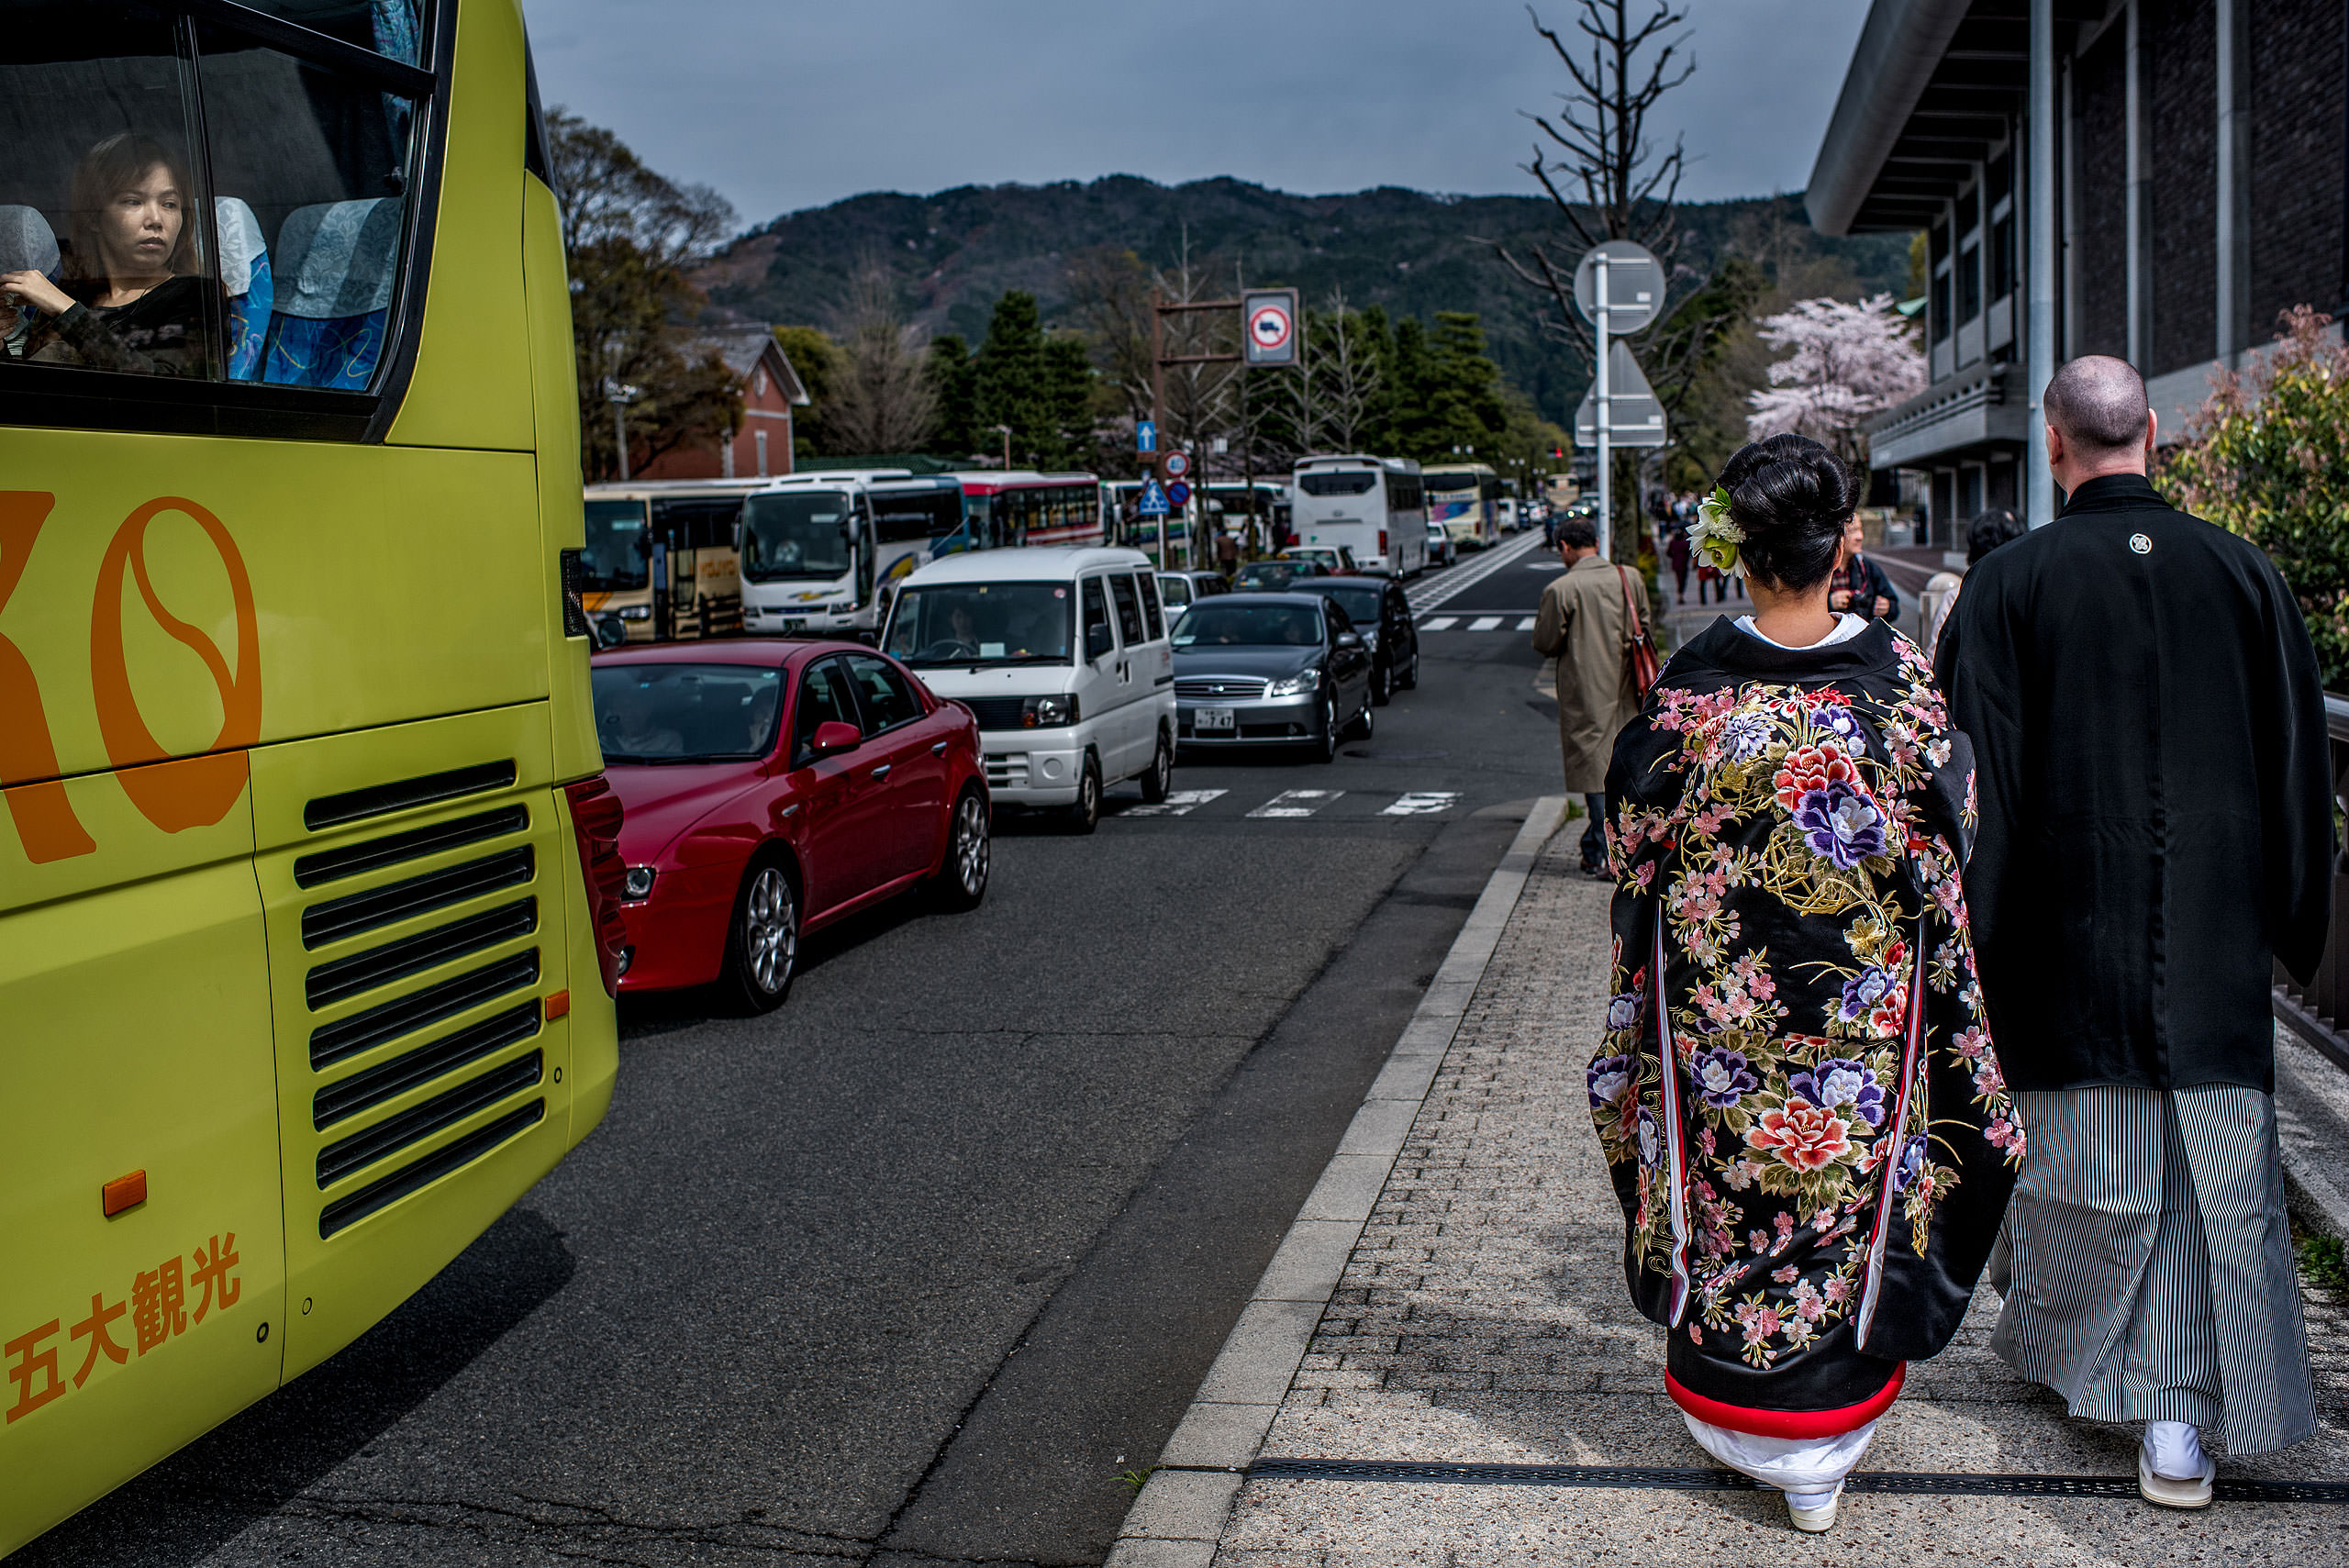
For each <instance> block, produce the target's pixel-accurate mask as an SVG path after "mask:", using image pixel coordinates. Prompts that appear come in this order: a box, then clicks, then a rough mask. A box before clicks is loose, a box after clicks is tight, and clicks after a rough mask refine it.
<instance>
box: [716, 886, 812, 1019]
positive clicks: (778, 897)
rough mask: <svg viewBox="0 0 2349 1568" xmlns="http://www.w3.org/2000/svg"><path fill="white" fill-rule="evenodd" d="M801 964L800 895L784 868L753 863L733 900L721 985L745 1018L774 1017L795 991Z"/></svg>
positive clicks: (727, 930)
mask: <svg viewBox="0 0 2349 1568" xmlns="http://www.w3.org/2000/svg"><path fill="white" fill-rule="evenodd" d="M798 962H799V895H798V890H797V889H796V888H794V887H793V886H792V885H791V874H790V873H788V872H786V871H785V870H784V868H783V866H782V864H781V863H780V862H775V861H773V860H762V861H753V862H751V871H750V874H749V875H747V876H745V877H744V878H743V879H742V890H741V891H740V893H738V894H736V895H734V918H733V921H732V922H731V923H730V924H729V926H728V927H727V929H726V964H725V969H724V973H723V979H722V981H721V984H722V985H723V986H724V988H725V990H726V993H727V995H729V997H730V998H731V999H732V1000H733V1001H735V1002H736V1003H738V1004H739V1005H740V1006H741V1008H742V1009H743V1010H744V1011H745V1012H750V1013H769V1012H773V1011H774V1009H775V1008H776V1007H778V1006H782V1004H783V998H784V996H785V995H786V994H787V993H788V992H789V991H790V990H791V976H792V973H793V971H794V970H795V968H796V966H797V964H798Z"/></svg>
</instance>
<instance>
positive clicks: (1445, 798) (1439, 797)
mask: <svg viewBox="0 0 2349 1568" xmlns="http://www.w3.org/2000/svg"><path fill="white" fill-rule="evenodd" d="M1459 799H1460V792H1459V791H1457V790H1446V789H1431V790H1417V791H1414V792H1413V793H1411V794H1409V795H1399V796H1397V798H1396V801H1395V804H1394V805H1392V806H1388V807H1387V808H1386V810H1384V811H1382V812H1380V813H1379V815H1380V816H1381V817H1431V816H1433V815H1434V814H1435V813H1437V812H1439V811H1449V810H1451V809H1452V807H1453V804H1454V803H1456V802H1457V801H1458V800H1459Z"/></svg>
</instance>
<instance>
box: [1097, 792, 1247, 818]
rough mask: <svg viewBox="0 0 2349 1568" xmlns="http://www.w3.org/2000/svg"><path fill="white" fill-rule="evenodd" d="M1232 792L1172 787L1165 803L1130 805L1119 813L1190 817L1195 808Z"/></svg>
mask: <svg viewBox="0 0 2349 1568" xmlns="http://www.w3.org/2000/svg"><path fill="white" fill-rule="evenodd" d="M1230 793H1231V792H1230V790H1228V789H1170V790H1168V791H1167V792H1166V799H1165V800H1164V802H1163V803H1162V804H1160V805H1156V806H1152V805H1150V804H1148V803H1144V804H1143V805H1141V806H1127V807H1126V809H1125V810H1124V811H1123V812H1121V813H1119V815H1121V816H1125V817H1188V816H1189V815H1190V814H1191V813H1192V811H1193V810H1195V809H1196V808H1197V807H1199V806H1205V805H1206V804H1207V803H1208V801H1210V800H1214V799H1217V798H1219V796H1222V795H1230Z"/></svg>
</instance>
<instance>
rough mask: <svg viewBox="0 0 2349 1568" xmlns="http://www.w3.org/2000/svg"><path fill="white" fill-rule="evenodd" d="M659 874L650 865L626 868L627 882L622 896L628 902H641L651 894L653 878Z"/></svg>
mask: <svg viewBox="0 0 2349 1568" xmlns="http://www.w3.org/2000/svg"><path fill="white" fill-rule="evenodd" d="M659 874H660V873H659V872H657V871H656V870H654V869H653V868H652V867H651V866H630V867H629V868H628V884H627V887H626V890H625V892H624V894H623V896H625V897H626V898H627V900H628V901H629V903H630V904H641V903H643V902H644V901H645V900H646V899H648V898H650V897H651V896H652V882H653V879H654V878H655V877H656V876H658V875H659Z"/></svg>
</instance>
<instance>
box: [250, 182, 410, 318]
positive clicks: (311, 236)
mask: <svg viewBox="0 0 2349 1568" xmlns="http://www.w3.org/2000/svg"><path fill="white" fill-rule="evenodd" d="M400 212H401V204H400V201H399V198H398V197H396V196H376V197H373V198H371V199H369V200H366V201H357V202H321V203H319V204H318V205H317V206H306V207H295V209H294V211H293V212H292V213H291V214H289V215H288V216H287V217H286V219H285V227H284V228H281V229H279V230H278V231H277V259H276V261H275V263H274V265H273V269H272V270H273V272H275V273H276V276H277V289H278V293H277V301H276V309H277V314H278V315H280V316H298V317H306V318H308V319H310V320H313V321H339V320H342V319H345V318H347V317H354V316H365V315H368V314H370V313H371V312H373V311H378V310H382V309H384V308H385V307H386V306H389V305H390V304H391V303H392V272H393V268H394V263H395V262H396V261H398V259H399V252H400Z"/></svg>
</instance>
